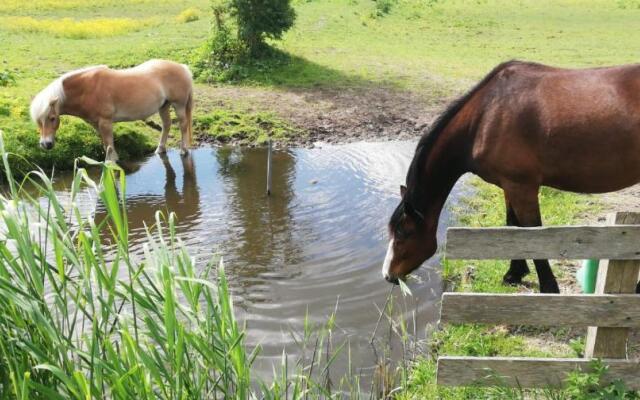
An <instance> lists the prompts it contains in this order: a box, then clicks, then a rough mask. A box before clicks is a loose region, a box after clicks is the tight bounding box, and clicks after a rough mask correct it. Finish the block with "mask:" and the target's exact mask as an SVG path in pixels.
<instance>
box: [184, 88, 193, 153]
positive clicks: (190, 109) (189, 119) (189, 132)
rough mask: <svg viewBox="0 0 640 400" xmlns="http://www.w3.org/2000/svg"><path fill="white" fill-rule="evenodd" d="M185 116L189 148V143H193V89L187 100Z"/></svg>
mask: <svg viewBox="0 0 640 400" xmlns="http://www.w3.org/2000/svg"><path fill="white" fill-rule="evenodd" d="M185 115H186V117H187V146H189V147H191V142H192V141H193V119H192V116H193V89H191V92H189V97H188V98H187V106H186V107H185Z"/></svg>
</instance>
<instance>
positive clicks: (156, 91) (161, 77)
mask: <svg viewBox="0 0 640 400" xmlns="http://www.w3.org/2000/svg"><path fill="white" fill-rule="evenodd" d="M98 74H99V76H98V77H97V78H96V81H98V82H99V84H98V86H99V87H100V88H102V92H103V96H104V98H105V99H109V100H110V101H111V103H112V107H111V108H113V109H114V110H115V111H114V116H113V118H114V121H131V120H138V119H145V118H148V117H149V116H151V115H152V114H154V113H156V112H157V111H158V109H159V108H160V107H162V106H163V105H164V104H166V103H170V104H174V105H175V106H180V107H182V106H185V105H186V104H187V103H188V102H189V101H190V98H191V96H192V92H193V82H192V77H191V72H190V71H189V68H188V67H187V66H185V65H183V64H179V63H176V62H173V61H166V60H150V61H147V62H145V63H143V64H140V65H137V66H135V67H132V68H128V69H122V70H114V69H107V70H101V71H99V72H98Z"/></svg>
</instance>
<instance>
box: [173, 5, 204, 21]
mask: <svg viewBox="0 0 640 400" xmlns="http://www.w3.org/2000/svg"><path fill="white" fill-rule="evenodd" d="M199 19H200V10H199V9H198V8H195V7H190V8H186V9H184V10H182V12H181V13H180V14H178V15H177V16H176V21H178V22H180V23H183V24H186V23H188V22H194V21H197V20H199Z"/></svg>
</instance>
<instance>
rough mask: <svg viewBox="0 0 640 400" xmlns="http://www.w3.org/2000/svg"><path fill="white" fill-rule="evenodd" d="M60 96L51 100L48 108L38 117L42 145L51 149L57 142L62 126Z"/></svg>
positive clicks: (46, 148)
mask: <svg viewBox="0 0 640 400" xmlns="http://www.w3.org/2000/svg"><path fill="white" fill-rule="evenodd" d="M58 102H59V100H58V98H54V99H52V100H51V101H50V102H49V107H48V109H47V110H46V111H45V112H44V113H43V114H42V116H40V118H38V119H37V121H36V122H37V123H38V130H39V131H40V147H42V148H43V149H45V150H51V149H52V148H53V145H54V144H55V140H56V139H55V137H56V132H57V131H58V128H59V127H60V110H59V107H58Z"/></svg>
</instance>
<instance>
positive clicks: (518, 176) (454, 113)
mask: <svg viewBox="0 0 640 400" xmlns="http://www.w3.org/2000/svg"><path fill="white" fill-rule="evenodd" d="M466 172H471V173H474V174H476V175H478V176H480V177H481V178H482V179H484V180H485V181H487V182H490V183H493V184H495V185H497V186H499V187H500V188H502V190H503V191H504V197H505V204H506V216H507V218H506V219H507V225H514V226H523V227H531V226H540V225H541V223H542V220H541V216H540V206H539V204H538V191H539V189H540V187H541V186H543V185H544V186H550V187H554V188H557V189H561V190H567V191H573V192H579V193H604V192H610V191H615V190H620V189H622V188H625V187H627V186H631V185H633V184H635V183H637V182H639V181H640V65H628V66H619V67H609V68H595V69H577V70H576V69H561V68H554V67H549V66H546V65H541V64H534V63H525V62H519V61H510V62H507V63H504V64H501V65H499V66H497V67H496V68H495V69H494V70H493V71H491V72H490V73H489V74H488V75H487V76H486V77H485V78H484V79H483V80H482V81H480V82H479V83H478V84H477V85H476V86H475V87H474V88H473V89H471V90H470V91H469V92H468V93H467V94H466V95H464V96H462V97H461V98H459V99H458V100H456V101H454V102H453V103H452V104H451V105H450V106H449V107H448V108H447V110H446V111H445V112H444V113H443V114H442V115H440V117H439V118H438V119H437V120H436V121H435V123H434V124H433V125H432V127H431V129H430V131H429V132H427V133H426V134H425V135H424V136H423V137H422V138H421V139H420V141H419V143H418V145H417V148H416V152H415V155H414V158H413V161H412V162H411V165H410V167H409V171H408V173H407V180H406V187H405V186H402V187H401V190H400V193H401V197H402V200H401V201H400V204H399V205H398V207H397V208H396V209H395V211H394V212H393V215H392V216H391V219H390V221H389V226H388V228H389V235H390V239H391V240H390V242H389V247H388V250H387V255H386V258H385V260H384V263H383V267H382V273H383V275H384V277H385V278H386V279H387V280H388V281H390V282H393V283H397V281H398V279H404V277H406V276H407V275H408V274H409V273H411V271H413V270H414V269H416V268H418V267H419V266H420V265H421V264H422V263H423V262H424V261H425V260H427V259H428V258H430V257H431V256H432V255H433V254H434V253H435V251H436V247H437V242H436V229H437V225H438V219H439V216H440V212H441V211H442V208H443V206H444V203H445V200H446V199H447V197H448V195H449V193H450V192H451V189H452V188H453V186H454V184H455V183H456V181H457V180H458V179H459V178H460V176H462V175H463V174H464V173H466ZM534 264H535V266H536V271H537V273H538V279H539V282H540V291H541V292H543V293H558V292H559V290H558V284H557V282H556V279H555V277H554V275H553V272H552V271H551V268H550V266H549V262H548V261H547V260H534ZM528 272H529V268H528V267H527V262H526V260H512V261H511V265H510V268H509V270H508V272H507V273H506V275H505V276H504V278H503V280H504V282H505V283H507V284H518V283H520V282H521V281H522V278H523V277H524V276H525V275H526V274H527V273H528Z"/></svg>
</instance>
